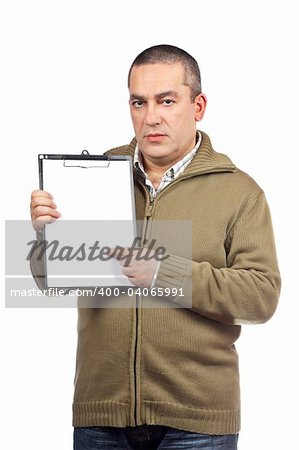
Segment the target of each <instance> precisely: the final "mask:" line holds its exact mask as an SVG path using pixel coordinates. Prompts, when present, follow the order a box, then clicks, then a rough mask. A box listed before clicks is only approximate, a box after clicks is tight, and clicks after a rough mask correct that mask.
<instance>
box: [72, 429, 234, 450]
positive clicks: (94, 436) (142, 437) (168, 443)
mask: <svg viewBox="0 0 299 450" xmlns="http://www.w3.org/2000/svg"><path fill="white" fill-rule="evenodd" d="M237 442H238V435H237V434H228V435H221V436H219V435H208V434H198V433H191V432H189V431H183V430H177V429H175V428H170V427H163V426H151V425H141V426H138V427H133V428H132V427H126V428H116V427H86V428H85V427H84V428H75V429H74V450H98V449H102V450H108V449H109V450H137V449H140V450H141V449H142V450H165V449H175V450H179V449H189V450H193V449H202V450H237Z"/></svg>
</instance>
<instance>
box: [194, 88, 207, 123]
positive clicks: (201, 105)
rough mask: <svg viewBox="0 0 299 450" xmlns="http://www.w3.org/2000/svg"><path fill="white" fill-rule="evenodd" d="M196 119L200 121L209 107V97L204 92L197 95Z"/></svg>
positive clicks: (195, 101)
mask: <svg viewBox="0 0 299 450" xmlns="http://www.w3.org/2000/svg"><path fill="white" fill-rule="evenodd" d="M194 104H195V121H196V122H199V121H200V120H202V119H203V116H204V114H205V110H206V107H207V97H206V96H205V95H204V94H199V95H197V97H195V100H194Z"/></svg>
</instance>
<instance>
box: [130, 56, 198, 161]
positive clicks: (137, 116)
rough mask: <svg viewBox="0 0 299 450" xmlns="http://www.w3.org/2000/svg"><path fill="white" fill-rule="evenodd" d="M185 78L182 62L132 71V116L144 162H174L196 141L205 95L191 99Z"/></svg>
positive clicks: (144, 66) (148, 66) (139, 67)
mask: <svg viewBox="0 0 299 450" xmlns="http://www.w3.org/2000/svg"><path fill="white" fill-rule="evenodd" d="M184 78H185V72H184V68H183V66H182V64H180V63H175V64H148V65H143V66H138V67H133V69H132V71H131V77H130V89H129V91H130V109H131V117H132V121H133V126H134V130H135V135H136V139H137V142H138V145H139V148H140V151H141V152H142V154H143V157H144V160H145V163H146V162H147V161H148V162H149V161H151V162H152V163H154V164H157V165H159V164H160V165H167V164H168V163H169V164H170V165H172V164H174V163H175V162H176V161H179V160H180V159H181V158H182V157H183V156H184V155H186V154H187V153H188V152H189V151H190V150H191V149H192V148H193V147H194V145H195V135H196V122H197V121H199V120H201V119H202V117H203V115H204V111H205V107H206V98H205V96H204V95H203V94H200V95H198V96H197V97H196V99H195V102H194V103H192V102H191V97H190V87H189V86H186V85H185V84H184Z"/></svg>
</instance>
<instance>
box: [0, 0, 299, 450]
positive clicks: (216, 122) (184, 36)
mask: <svg viewBox="0 0 299 450" xmlns="http://www.w3.org/2000/svg"><path fill="white" fill-rule="evenodd" d="M296 4H297V2H295V1H288V0H281V1H275V0H272V1H270V0H269V1H266V0H251V1H245V0H238V1H237V0H235V1H224V0H223V1H221V0H219V1H216V0H214V1H213V0H210V1H203V0H197V1H195V0H181V1H174V0H172V1H170V0H169V1H166V0H150V1H142V0H138V1H133V0H126V1H125V0H119V1H116V0H109V1H102V0H84V1H83V0H82V1H79V0H77V1H76V0H73V1H71V0H32V1H29V0H23V1H21V0H18V1H17V0H6V1H2V3H1V17H2V23H1V42H2V46H1V50H2V57H1V67H2V69H1V70H2V73H1V75H2V97H1V113H2V120H1V123H2V125H3V130H2V140H1V161H2V162H3V161H4V162H5V165H4V171H3V172H2V182H3V185H2V193H3V194H4V195H3V201H2V202H1V210H2V212H3V210H4V216H5V218H6V219H28V218H29V197H30V193H31V191H32V190H33V189H35V188H37V186H38V176H37V154H38V153H41V152H49V153H59V152H62V153H64V152H65V153H68V152H69V153H72V152H76V153H78V152H81V151H82V149H84V148H87V149H88V150H89V151H90V152H91V153H102V152H103V151H104V150H105V149H107V148H110V147H113V146H116V145H122V144H124V143H127V142H128V141H129V140H130V139H131V138H132V137H133V128H132V126H131V122H130V116H129V110H128V92H127V87H126V78H127V72H128V69H129V66H130V63H131V61H132V60H133V58H134V57H135V56H136V55H137V54H138V53H139V52H140V51H142V50H143V49H144V48H146V47H149V46H151V45H155V44H159V43H170V44H174V45H177V46H179V47H182V48H184V49H185V50H187V51H189V52H190V53H191V54H192V55H193V56H194V57H195V58H196V59H197V60H198V62H199V65H200V67H201V71H202V80H203V91H204V92H205V93H206V95H207V97H208V100H209V104H208V110H207V113H206V117H205V119H204V121H203V122H202V123H201V124H200V127H201V128H202V129H203V130H205V131H207V132H208V133H209V134H210V136H211V138H212V142H213V144H214V147H215V148H216V150H218V151H220V152H223V153H227V154H228V155H229V156H230V157H231V158H232V160H233V161H234V162H235V163H236V164H237V165H238V166H239V167H240V168H241V169H243V170H245V171H246V172H248V173H250V174H251V175H252V176H253V177H254V178H255V179H256V180H257V182H258V183H259V184H260V185H261V186H262V187H263V189H264V190H265V192H266V195H267V198H268V202H269V204H270V207H271V211H272V217H273V224H274V230H275V235H276V242H277V251H278V257H279V262H280V268H281V272H282V278H283V290H282V295H281V301H280V305H279V308H278V310H277V312H276V314H275V316H274V317H273V319H271V320H270V322H268V323H267V324H265V325H257V326H244V327H243V333H242V337H241V338H240V340H239V344H238V350H239V355H240V369H241V382H242V383H241V389H242V432H241V435H240V445H239V448H240V450H295V449H296V448H298V433H297V431H296V430H297V427H298V414H297V409H298V375H299V374H298V346H297V342H298V331H297V330H298V294H299V293H298V287H297V286H298V225H299V224H298V182H297V181H296V179H297V178H298V131H297V130H298V118H299V115H298V75H299V74H298V50H299V49H298V32H297V29H298V9H297V6H296ZM56 200H57V203H58V206H59V200H58V199H56ZM1 227H2V229H3V221H2V222H1ZM2 242H3V241H2ZM2 274H4V269H3V268H2ZM3 292H4V291H3ZM1 330H2V339H1V342H2V354H3V356H2V359H1V362H2V370H1V373H2V376H3V401H2V402H1V404H2V405H3V402H4V411H3V420H2V422H1V425H2V426H3V427H4V433H3V434H2V435H3V443H2V445H1V448H2V449H4V450H21V449H22V450H54V449H55V450H67V449H71V448H72V427H71V403H72V395H73V375H74V364H75V350H76V310H74V309H60V310H58V309H57V310H50V309H47V310H36V309H27V310H26V309H19V310H17V309H6V310H5V309H4V298H2V311H1ZM296 440H297V441H296Z"/></svg>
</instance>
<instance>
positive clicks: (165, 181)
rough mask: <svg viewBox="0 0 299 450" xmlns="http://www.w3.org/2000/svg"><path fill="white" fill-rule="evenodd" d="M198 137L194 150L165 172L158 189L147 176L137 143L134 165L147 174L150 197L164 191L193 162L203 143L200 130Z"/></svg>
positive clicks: (145, 180) (146, 179)
mask: <svg viewBox="0 0 299 450" xmlns="http://www.w3.org/2000/svg"><path fill="white" fill-rule="evenodd" d="M196 138H197V142H196V145H195V147H194V148H193V149H192V150H190V152H189V153H187V155H185V156H184V157H183V158H182V159H180V161H178V162H177V163H176V164H174V165H173V166H172V167H170V168H169V169H168V170H167V171H166V172H165V173H164V175H163V176H162V179H161V182H160V184H159V186H158V187H157V189H155V187H154V186H153V184H152V182H151V180H150V179H149V177H148V176H147V174H146V172H145V169H144V165H143V158H142V153H141V152H140V150H139V147H138V144H137V145H136V148H135V153H134V167H135V168H136V169H139V170H141V172H142V173H143V174H144V176H145V179H144V182H145V185H146V187H147V189H148V191H149V194H150V197H151V198H152V199H153V198H155V197H156V195H158V194H159V192H161V191H162V189H164V188H165V187H166V186H168V185H169V184H170V183H171V182H172V181H173V180H175V179H176V178H177V177H178V176H179V175H181V173H183V172H184V170H185V169H186V167H187V166H188V164H190V163H191V161H192V159H193V157H194V156H195V154H196V152H197V151H198V149H199V146H200V143H201V134H200V132H199V131H197V132H196Z"/></svg>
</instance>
